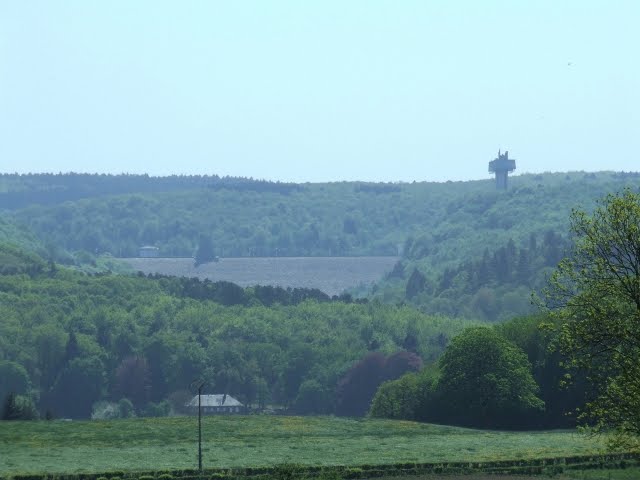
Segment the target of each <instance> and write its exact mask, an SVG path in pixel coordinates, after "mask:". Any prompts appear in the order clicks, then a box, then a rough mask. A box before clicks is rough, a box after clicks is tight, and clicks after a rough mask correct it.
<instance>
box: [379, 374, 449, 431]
mask: <svg viewBox="0 0 640 480" xmlns="http://www.w3.org/2000/svg"><path fill="white" fill-rule="evenodd" d="M437 379H438V372H437V370H435V369H434V368H425V369H424V370H422V371H421V372H419V373H415V372H414V373H407V374H406V375H403V376H402V377H400V378H398V379H397V380H391V381H387V382H385V383H383V384H382V385H380V388H378V390H377V391H376V394H375V396H374V397H373V400H372V402H371V410H370V411H369V414H370V415H371V416H372V417H378V418H393V419H397V420H418V419H420V420H425V419H435V418H437V412H435V410H434V409H435V406H434V399H435V389H436V386H437Z"/></svg>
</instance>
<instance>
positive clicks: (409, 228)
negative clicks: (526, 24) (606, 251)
mask: <svg viewBox="0 0 640 480" xmlns="http://www.w3.org/2000/svg"><path fill="white" fill-rule="evenodd" d="M639 187H640V174H638V173H625V172H598V173H586V172H569V173H543V174H525V175H515V176H512V177H510V179H509V189H508V190H507V191H498V190H497V189H496V186H495V182H494V180H493V179H491V178H487V180H478V181H467V182H445V183H435V182H412V183H367V182H334V183H305V184H292V183H278V182H268V181H262V180H253V179H246V178H234V177H217V176H172V177H149V176H147V175H89V174H59V175H54V174H33V175H15V174H13V175H9V174H5V175H0V205H1V206H2V208H3V213H1V214H0V239H2V240H3V241H5V242H9V243H13V244H16V245H20V246H23V247H25V248H27V249H29V250H30V251H36V252H37V253H38V254H40V255H41V256H42V257H43V258H45V259H50V260H54V261H56V262H58V263H63V264H75V265H77V266H86V265H90V266H91V268H96V269H98V270H99V269H100V268H101V267H100V265H101V264H100V262H101V261H102V260H101V258H106V257H109V258H111V257H135V256H137V255H138V254H139V250H140V247H141V246H143V245H150V246H155V247H157V248H158V251H159V254H160V255H161V256H167V257H170V256H175V257H191V256H196V253H197V252H198V251H200V247H201V246H202V245H207V246H208V248H207V251H208V257H209V258H212V256H214V255H215V256H220V257H223V258H225V257H327V256H328V257H332V256H400V257H401V263H399V264H398V265H397V266H396V268H394V269H393V271H392V272H391V273H390V274H389V276H388V277H387V279H386V280H384V281H383V282H382V283H379V284H378V285H376V286H375V287H373V288H372V289H362V290H360V291H359V292H356V293H357V294H359V295H364V296H368V297H372V298H378V299H380V300H381V301H383V302H389V303H397V302H408V303H411V304H414V305H415V306H418V307H420V308H421V309H423V310H424V311H426V312H429V313H442V314H446V315H450V316H464V317H473V318H480V319H486V320H497V319H502V318H508V317H509V316H510V315H513V314H523V313H528V312H529V311H530V310H531V305H530V300H529V296H530V293H531V290H532V289H534V290H535V289H537V288H539V287H540V286H541V285H543V284H544V279H545V277H546V275H547V274H548V273H549V272H550V271H551V270H552V269H553V267H554V266H555V264H557V262H558V260H559V259H560V258H562V256H563V254H564V251H565V250H566V249H567V248H568V247H569V246H570V239H569V238H568V237H567V232H568V219H569V214H570V212H571V209H572V208H575V207H580V208H584V209H586V210H590V209H591V208H593V206H594V205H595V203H596V201H597V199H599V198H601V197H603V196H604V195H606V194H607V193H611V192H616V191H620V190H622V189H624V188H631V189H634V190H637V189H638V188H639ZM113 265H114V264H110V266H109V267H108V268H109V269H111V268H112V266H113ZM113 268H115V266H114V267H113ZM309 274H310V275H312V274H313V272H309Z"/></svg>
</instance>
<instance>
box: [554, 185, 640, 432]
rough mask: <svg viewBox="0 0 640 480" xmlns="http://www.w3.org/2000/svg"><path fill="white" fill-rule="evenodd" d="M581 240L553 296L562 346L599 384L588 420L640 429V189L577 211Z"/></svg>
mask: <svg viewBox="0 0 640 480" xmlns="http://www.w3.org/2000/svg"><path fill="white" fill-rule="evenodd" d="M571 232H572V234H573V236H574V246H573V249H572V251H571V252H570V255H569V256H568V257H567V258H565V259H563V260H562V261H561V262H560V264H559V266H558V268H557V269H556V271H555V273H554V275H553V276H552V278H551V282H550V286H549V288H548V290H547V292H546V301H547V304H548V306H549V307H551V310H552V315H553V316H554V317H555V318H556V319H557V320H558V321H559V323H560V324H561V325H562V327H561V331H560V348H561V351H562V352H563V353H564V354H565V355H567V357H568V358H569V364H570V366H572V367H576V368H577V369H581V370H584V371H586V372H587V374H588V378H589V380H590V381H591V383H592V385H593V386H594V388H595V392H594V395H593V398H592V399H591V401H589V402H588V403H587V405H586V408H585V410H584V411H583V412H582V416H581V418H582V420H583V421H585V422H587V423H589V424H591V425H593V426H595V427H596V428H600V429H609V428H615V429H618V430H619V431H620V432H621V433H625V434H632V435H638V434H640V195H639V194H638V193H635V192H632V191H631V190H624V191H623V192H622V193H619V194H615V195H614V194H610V195H607V196H606V197H604V198H603V199H602V200H601V201H600V202H599V204H598V206H597V207H596V209H595V210H594V211H593V213H591V214H588V213H586V212H584V211H581V210H574V211H573V212H572V214H571Z"/></svg>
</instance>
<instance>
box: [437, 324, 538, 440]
mask: <svg viewBox="0 0 640 480" xmlns="http://www.w3.org/2000/svg"><path fill="white" fill-rule="evenodd" d="M440 370H441V376H440V380H439V383H438V396H439V398H440V400H441V401H442V402H443V405H444V408H443V410H444V413H445V417H448V419H449V420H450V421H451V422H452V423H462V424H466V425H475V426H481V427H490V428H496V427H499V426H510V425H512V424H513V418H514V417H522V416H523V415H522V414H523V413H526V412H527V411H536V410H541V409H543V408H544V402H543V401H542V400H540V399H539V398H538V397H537V396H536V394H537V393H538V385H537V384H536V382H535V381H534V379H533V377H532V375H531V364H530V363H529V360H528V359H527V356H526V355H525V353H524V352H523V351H522V350H521V349H520V348H518V347H517V346H516V345H514V344H513V343H511V342H509V341H508V340H506V339H505V338H504V337H502V336H500V335H499V334H498V333H497V332H496V331H495V330H494V329H491V328H488V327H474V328H468V329H466V330H465V331H464V332H463V333H461V334H460V335H458V336H457V337H456V338H454V339H453V340H452V342H451V344H450V345H449V346H448V347H447V349H446V350H445V353H444V354H443V356H442V357H441V359H440ZM447 413H448V414H447Z"/></svg>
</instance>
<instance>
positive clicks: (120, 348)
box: [0, 264, 465, 418]
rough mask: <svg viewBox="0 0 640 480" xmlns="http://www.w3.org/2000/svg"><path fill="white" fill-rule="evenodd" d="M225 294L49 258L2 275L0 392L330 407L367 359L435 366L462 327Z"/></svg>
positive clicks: (374, 306) (62, 408)
mask: <svg viewBox="0 0 640 480" xmlns="http://www.w3.org/2000/svg"><path fill="white" fill-rule="evenodd" d="M220 288H221V289H222V290H220ZM225 288H227V287H226V286H224V285H223V286H220V285H216V284H209V283H207V282H198V281H191V280H184V279H172V278H147V277H143V276H115V275H86V274H81V273H78V272H74V271H70V270H67V269H65V268H62V267H58V266H56V265H54V264H49V265H47V264H43V265H42V268H41V269H38V270H33V271H29V272H28V273H16V274H11V275H3V276H0V378H2V382H0V396H2V398H3V399H4V398H5V396H6V395H7V394H8V393H10V392H13V393H15V394H17V395H18V396H19V400H20V401H23V400H24V399H28V400H29V401H30V402H32V403H33V404H34V405H35V407H36V409H37V410H38V411H39V412H40V413H41V414H42V415H44V414H45V413H46V412H49V413H50V414H53V415H56V416H63V417H73V418H78V417H88V416H90V415H91V414H92V413H93V414H94V415H96V414H97V415H105V416H106V415H112V414H114V410H113V409H114V408H115V407H117V409H118V411H117V412H116V413H117V414H119V413H118V412H122V413H123V415H125V416H126V412H135V413H136V414H146V415H159V414H165V413H167V411H168V410H169V408H171V407H173V408H174V409H180V407H181V406H182V405H184V402H185V401H186V399H187V398H188V393H187V392H185V389H186V388H188V385H189V383H190V382H191V381H192V380H193V379H195V378H198V377H204V378H206V379H207V380H209V382H210V383H211V390H212V391H213V392H226V393H229V394H233V395H237V396H238V398H240V399H241V400H242V401H244V402H247V403H248V404H249V405H252V406H254V407H264V406H265V405H267V404H275V405H279V406H280V407H282V408H290V409H292V410H295V411H301V412H333V411H335V408H336V403H337V402H338V400H339V399H341V400H340V401H342V402H343V403H344V401H345V400H344V398H345V396H344V395H342V396H340V393H339V392H338V385H339V384H341V385H342V387H341V388H342V389H343V390H344V385H345V383H348V382H345V381H343V382H342V383H340V380H341V379H342V378H343V377H344V376H346V375H347V374H348V372H349V371H350V369H351V368H352V366H354V364H357V362H358V361H359V360H361V359H362V358H364V357H365V356H366V355H367V354H368V353H370V352H381V354H384V355H386V356H393V354H396V353H397V352H399V351H402V350H407V349H410V350H412V352H413V353H406V354H405V357H406V355H409V356H410V357H409V359H410V360H411V359H412V358H413V357H411V355H416V356H418V357H420V358H421V359H424V360H425V361H433V360H434V359H435V358H437V357H438V356H439V355H440V354H441V352H442V350H443V349H444V346H445V345H446V342H447V339H448V338H450V337H452V336H454V335H455V334H456V333H457V332H459V331H460V330H461V329H462V328H463V327H464V325H465V324H464V322H461V321H454V320H450V319H446V318H442V317H436V316H427V315H424V314H420V313H419V312H417V311H415V310H413V309H411V308H408V307H392V306H385V305H381V304H379V303H375V302H374V303H369V304H357V303H345V302H342V301H337V299H334V301H331V302H330V301H328V300H329V299H327V298H320V296H318V295H317V293H314V292H313V291H307V292H305V291H302V290H298V291H296V290H291V291H286V290H282V289H280V290H277V289H270V288H268V289H262V288H254V289H247V290H244V291H243V293H242V295H241V296H240V297H236V296H235V295H236V294H237V293H239V292H240V291H242V289H239V287H238V288H236V289H232V290H225ZM229 291H230V292H232V293H231V295H229V296H226V295H222V296H220V295H221V292H227V293H228V292H229ZM234 292H235V293H234ZM296 292H297V293H296ZM238 299H240V300H241V301H239V302H236V300H238ZM218 301H221V302H222V303H226V304H227V306H225V305H223V304H221V303H218ZM281 301H282V303H285V304H282V303H280V302H281ZM262 302H264V303H265V304H268V305H270V306H269V307H267V306H264V305H263V303H262ZM286 303H289V304H288V305H287V304H286ZM401 357H402V358H405V357H403V356H402V355H401ZM394 358H395V357H394ZM398 362H399V364H400V365H401V366H402V365H404V367H401V368H396V369H395V370H388V371H394V372H396V373H395V374H394V375H397V376H399V375H401V374H402V373H404V372H405V371H408V370H410V369H412V368H413V367H412V365H415V360H411V361H408V362H405V363H403V362H402V361H400V360H391V361H390V363H389V369H391V365H396V364H398ZM385 378H394V377H385ZM369 400H370V399H366V400H365V401H366V402H367V403H366V404H365V410H366V408H367V406H368V401H369ZM101 401H102V402H104V401H107V402H110V403H109V404H104V403H102V404H101V403H99V402H101ZM118 402H119V403H118ZM129 402H130V404H131V406H130V407H129V406H128V405H129ZM112 405H115V407H113V406H112Z"/></svg>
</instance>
